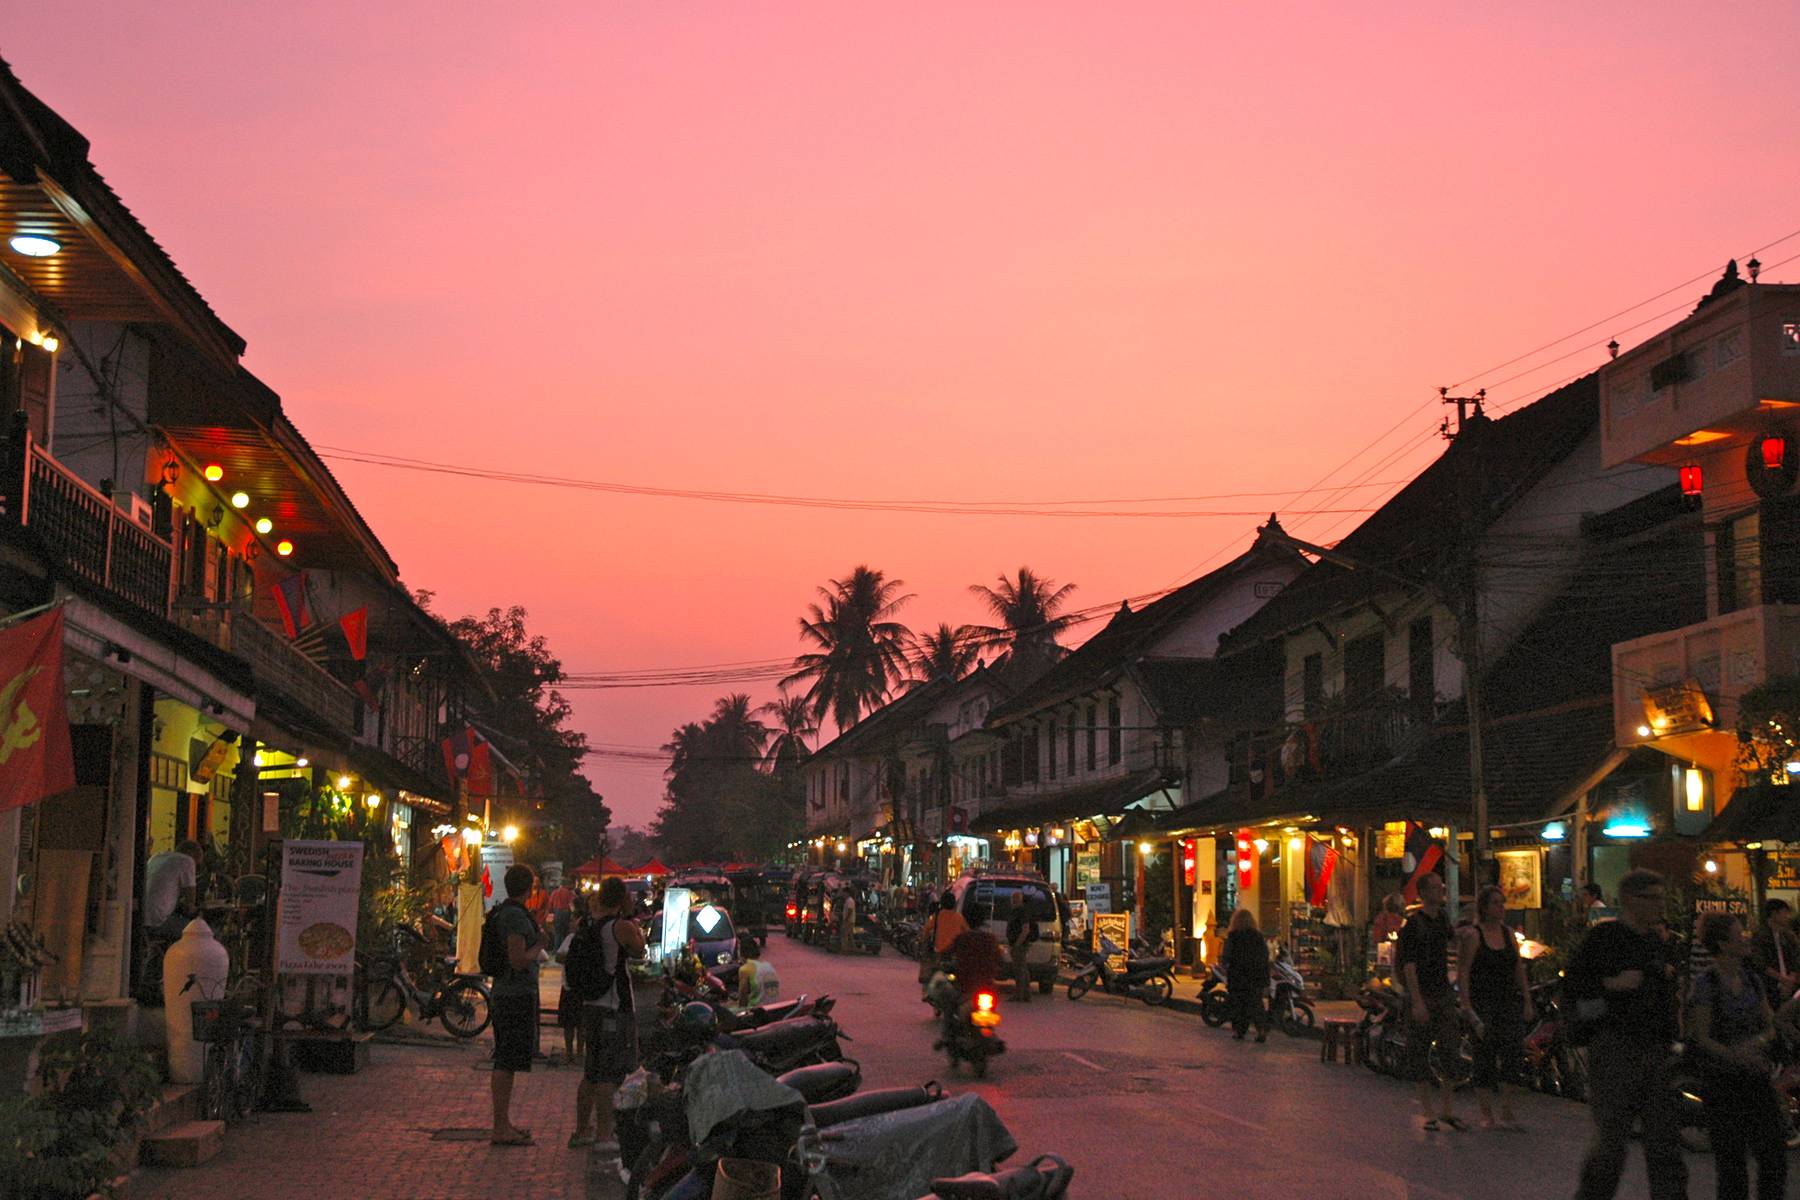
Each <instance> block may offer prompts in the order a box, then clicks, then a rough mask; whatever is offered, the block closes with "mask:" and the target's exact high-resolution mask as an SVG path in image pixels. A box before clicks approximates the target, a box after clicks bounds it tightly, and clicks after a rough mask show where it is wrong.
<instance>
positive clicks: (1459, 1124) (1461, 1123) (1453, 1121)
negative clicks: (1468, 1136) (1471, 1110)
mask: <svg viewBox="0 0 1800 1200" xmlns="http://www.w3.org/2000/svg"><path fill="white" fill-rule="evenodd" d="M1443 1122H1444V1124H1446V1125H1448V1126H1449V1127H1450V1128H1452V1129H1454V1130H1456V1132H1458V1133H1467V1132H1469V1123H1468V1122H1467V1121H1465V1120H1463V1119H1462V1118H1461V1117H1444V1118H1443Z"/></svg>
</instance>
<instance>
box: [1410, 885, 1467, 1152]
mask: <svg viewBox="0 0 1800 1200" xmlns="http://www.w3.org/2000/svg"><path fill="white" fill-rule="evenodd" d="M1419 901H1420V905H1421V907H1420V908H1419V911H1418V912H1415V913H1414V914H1413V915H1412V916H1410V917H1408V918H1407V919H1406V924H1405V925H1403V926H1402V927H1401V929H1400V941H1399V944H1398V946H1397V947H1396V949H1395V953H1394V971H1395V974H1397V975H1398V976H1399V977H1400V980H1401V982H1402V983H1404V984H1405V987H1406V1057H1407V1065H1408V1066H1409V1068H1410V1069H1411V1074H1412V1077H1413V1079H1414V1080H1415V1081H1416V1083H1417V1085H1418V1089H1419V1107H1420V1109H1421V1110H1423V1112H1424V1114H1425V1129H1426V1131H1427V1132H1429V1133H1436V1132H1437V1131H1438V1130H1439V1129H1440V1128H1444V1127H1448V1128H1450V1129H1454V1130H1456V1131H1457V1132H1459V1133H1461V1132H1463V1131H1465V1130H1467V1129H1468V1128H1469V1126H1468V1123H1467V1122H1466V1121H1464V1120H1462V1119H1461V1118H1460V1117H1458V1116H1457V1115H1456V1113H1455V1111H1454V1110H1453V1102H1452V1097H1453V1096H1454V1095H1455V1092H1454V1091H1452V1090H1451V1089H1450V1088H1448V1087H1444V1086H1442V1085H1439V1084H1437V1083H1436V1081H1434V1080H1433V1079H1432V1077H1431V1045H1432V1043H1433V1042H1434V1041H1436V1042H1440V1043H1441V1044H1443V1045H1445V1046H1448V1047H1451V1048H1452V1049H1453V1050H1454V1048H1455V1047H1457V1046H1458V1045H1460V1043H1461V1041H1462V1022H1461V1020H1460V1018H1459V1017H1458V1015H1457V1011H1456V993H1455V991H1454V990H1452V989H1451V987H1450V918H1449V916H1448V915H1447V914H1446V913H1445V912H1444V880H1443V878H1442V877H1441V876H1439V875H1437V874H1436V873H1435V872H1431V873H1427V874H1426V875H1425V877H1424V878H1423V879H1421V880H1420V881H1419ZM1434 1093H1435V1095H1434ZM1434 1101H1435V1103H1434Z"/></svg>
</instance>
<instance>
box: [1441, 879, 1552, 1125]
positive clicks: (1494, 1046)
mask: <svg viewBox="0 0 1800 1200" xmlns="http://www.w3.org/2000/svg"><path fill="white" fill-rule="evenodd" d="M1456 978H1457V980H1458V982H1459V985H1460V986H1459V990H1460V992H1461V993H1462V1014H1463V1018H1464V1019H1465V1020H1466V1021H1467V1022H1468V1023H1469V1024H1470V1025H1471V1026H1472V1027H1473V1028H1474V1030H1475V1071H1474V1079H1473V1082H1474V1085H1475V1098H1476V1102H1477V1103H1478V1104H1480V1105H1481V1124H1482V1127H1483V1128H1484V1129H1517V1128H1519V1123H1518V1121H1517V1120H1516V1119H1515V1118H1514V1117H1513V1108H1512V1097H1511V1096H1510V1095H1509V1094H1508V1093H1507V1085H1508V1084H1509V1083H1512V1082H1513V1081H1515V1080H1517V1079H1518V1077H1519V1072H1520V1070H1521V1069H1522V1068H1523V1066H1524V1062H1525V1027H1526V1026H1527V1025H1528V1024H1529V1023H1530V1022H1532V1021H1535V1020H1536V1019H1537V1009H1536V1007H1535V1006H1534V1005H1533V1004H1532V1002H1531V986H1530V984H1529V982H1528V981H1527V980H1526V977H1525V959H1524V957H1523V956H1522V955H1520V953H1519V943H1518V941H1517V939H1515V938H1514V937H1513V934H1512V930H1511V929H1509V928H1508V927H1507V924H1506V893H1505V892H1504V891H1502V890H1501V889H1500V888H1497V887H1495V886H1494V885H1492V884H1489V885H1488V886H1487V887H1484V888H1482V889H1481V892H1480V894H1478V895H1477V896H1476V897H1475V923H1474V924H1473V925H1471V926H1469V927H1468V928H1467V929H1465V930H1463V931H1462V936H1461V938H1460V939H1459V942H1458V946H1457V968H1456ZM1496 1098H1497V1099H1498V1100H1499V1102H1500V1115H1499V1118H1498V1119H1496V1118H1495V1116H1494V1100H1495V1099H1496Z"/></svg>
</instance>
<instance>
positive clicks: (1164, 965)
mask: <svg viewBox="0 0 1800 1200" xmlns="http://www.w3.org/2000/svg"><path fill="white" fill-rule="evenodd" d="M1118 953H1119V947H1118V945H1117V944H1116V943H1114V942H1113V941H1112V940H1111V939H1109V938H1105V937H1102V938H1101V939H1100V949H1099V950H1098V951H1092V950H1080V949H1077V950H1075V951H1074V954H1075V955H1076V956H1077V958H1078V960H1079V961H1081V965H1080V966H1079V967H1077V968H1076V970H1075V974H1074V975H1073V976H1072V977H1071V978H1070V980H1069V999H1071V1000H1079V999H1081V998H1082V997H1083V996H1085V995H1087V994H1088V992H1089V990H1091V989H1092V988H1093V987H1094V986H1095V985H1098V986H1099V988H1100V990H1101V991H1102V992H1105V993H1106V994H1108V995H1111V996H1135V997H1137V998H1138V999H1139V1000H1142V1001H1143V1002H1144V1003H1145V1004H1148V1005H1150V1006H1152V1007H1155V1006H1156V1005H1159V1004H1163V1003H1165V1002H1167V1001H1168V999H1169V997H1170V996H1172V995H1174V994H1175V976H1174V974H1173V970H1174V967H1175V960H1174V959H1172V958H1164V957H1162V956H1160V955H1158V956H1156V957H1153V958H1128V959H1126V960H1125V969H1124V970H1122V971H1115V970H1113V968H1112V963H1111V960H1112V958H1113V957H1114V956H1115V955H1117V954H1118Z"/></svg>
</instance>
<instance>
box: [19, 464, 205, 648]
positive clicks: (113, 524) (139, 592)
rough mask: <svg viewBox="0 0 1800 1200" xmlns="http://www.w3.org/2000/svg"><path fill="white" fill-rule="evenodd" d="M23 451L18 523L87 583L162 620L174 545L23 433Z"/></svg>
mask: <svg viewBox="0 0 1800 1200" xmlns="http://www.w3.org/2000/svg"><path fill="white" fill-rule="evenodd" d="M24 449H25V455H24V460H25V461H24V470H23V472H22V473H21V474H22V475H23V480H22V484H23V486H22V487H21V488H20V503H19V521H20V524H22V525H25V526H27V527H29V528H30V529H31V530H33V531H34V532H35V533H36V534H37V535H38V537H40V538H42V539H43V541H44V544H45V545H46V546H48V547H50V548H51V549H53V550H55V551H57V552H58V553H59V554H61V556H62V559H63V562H64V563H65V564H66V565H67V566H68V567H69V569H70V570H72V571H74V572H75V573H76V574H77V575H79V576H81V577H82V578H83V579H85V580H87V581H88V582H89V583H93V584H96V585H98V586H100V587H103V588H105V589H107V590H108V591H110V592H112V593H113V594H114V595H117V596H119V597H121V598H123V599H125V600H129V601H130V602H131V603H133V604H135V605H137V606H138V607H139V608H142V609H145V610H147V611H149V612H153V613H155V614H156V615H157V616H159V617H166V616H168V615H169V600H170V596H171V593H172V589H173V586H174V573H173V567H174V561H175V548H174V546H173V545H171V544H170V542H169V541H168V540H167V539H165V538H160V537H158V536H156V534H154V533H152V532H150V531H149V530H148V529H146V528H144V527H143V526H142V525H140V524H138V523H137V522H136V521H134V520H132V519H131V517H129V516H127V515H126V514H124V513H122V512H120V511H119V509H118V506H117V505H115V504H114V503H113V502H112V500H111V499H109V498H108V497H107V496H106V495H105V494H104V493H102V492H101V491H100V490H99V489H98V488H96V487H94V486H93V485H91V484H89V483H87V482H86V481H85V480H83V479H81V478H80V477H78V476H77V475H75V474H74V473H73V472H71V471H69V470H68V469H67V468H66V467H64V466H63V465H62V464H61V463H59V462H57V461H56V459H54V458H53V457H51V456H50V454H49V453H48V452H47V451H45V450H44V448H43V447H41V446H38V445H35V444H32V443H30V441H29V436H28V435H27V442H26V445H25V447H24ZM14 462H15V464H16V463H17V460H16V459H15V460H14Z"/></svg>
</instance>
